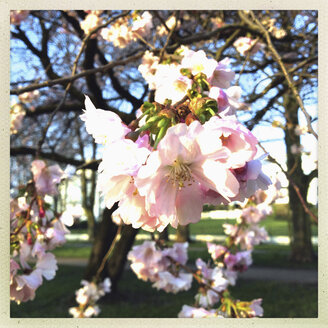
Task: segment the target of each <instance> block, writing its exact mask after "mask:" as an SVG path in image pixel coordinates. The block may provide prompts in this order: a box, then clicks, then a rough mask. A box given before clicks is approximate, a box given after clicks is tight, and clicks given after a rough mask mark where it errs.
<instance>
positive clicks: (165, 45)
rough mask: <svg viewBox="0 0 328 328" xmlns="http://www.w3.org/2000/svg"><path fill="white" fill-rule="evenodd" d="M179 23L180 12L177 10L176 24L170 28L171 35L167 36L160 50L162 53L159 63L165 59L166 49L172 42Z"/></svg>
mask: <svg viewBox="0 0 328 328" xmlns="http://www.w3.org/2000/svg"><path fill="white" fill-rule="evenodd" d="M177 24H178V12H175V23H174V26H173V27H172V29H171V30H170V32H169V35H168V36H167V38H166V41H165V44H164V47H163V48H162V50H161V52H160V55H159V63H161V62H162V60H163V58H164V53H165V50H166V48H167V46H168V45H169V42H170V40H171V37H172V35H173V33H174V31H175V29H176V27H177ZM165 26H166V25H165Z"/></svg>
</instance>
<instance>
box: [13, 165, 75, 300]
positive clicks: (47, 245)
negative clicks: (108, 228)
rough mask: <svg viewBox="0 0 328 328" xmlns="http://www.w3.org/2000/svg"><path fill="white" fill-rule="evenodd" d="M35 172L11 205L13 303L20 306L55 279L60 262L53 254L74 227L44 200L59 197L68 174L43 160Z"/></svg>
mask: <svg viewBox="0 0 328 328" xmlns="http://www.w3.org/2000/svg"><path fill="white" fill-rule="evenodd" d="M31 171H32V173H33V181H32V182H30V183H28V184H27V186H26V187H24V188H21V190H20V194H21V195H19V196H20V197H17V198H15V199H13V200H11V202H10V245H11V259H10V299H11V300H13V301H16V302H17V303H20V302H26V301H28V300H33V299H34V297H35V291H36V289H37V288H38V287H39V286H40V285H41V284H42V282H43V278H45V279H47V280H50V279H53V278H54V276H55V274H56V270H57V261H56V259H55V256H54V255H53V254H52V253H51V252H50V251H51V250H53V249H54V248H55V247H57V246H60V245H62V244H63V243H65V241H66V240H65V235H66V234H68V233H69V232H70V231H69V230H68V229H67V228H66V225H67V226H70V225H72V224H73V217H72V216H71V215H69V213H65V212H64V213H63V214H62V215H61V216H59V215H56V214H55V213H54V212H53V211H51V210H50V206H49V204H47V203H46V202H45V200H44V197H45V196H46V195H54V194H56V193H57V186H56V185H57V184H58V183H59V182H60V180H61V179H62V178H64V177H65V174H64V172H63V171H62V170H61V169H60V167H59V166H58V165H52V166H47V165H46V163H45V162H44V161H42V160H35V161H33V162H32V166H31Z"/></svg>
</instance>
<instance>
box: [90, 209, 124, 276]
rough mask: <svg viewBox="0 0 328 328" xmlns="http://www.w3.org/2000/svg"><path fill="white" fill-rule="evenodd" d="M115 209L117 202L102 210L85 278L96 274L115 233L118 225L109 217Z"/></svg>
mask: <svg viewBox="0 0 328 328" xmlns="http://www.w3.org/2000/svg"><path fill="white" fill-rule="evenodd" d="M116 209H117V204H115V205H114V206H113V207H112V208H111V209H110V210H109V209H108V208H105V209H104V211H103V218H102V221H101V223H100V224H99V227H98V229H97V231H96V238H95V240H94V242H93V246H92V251H91V254H90V257H89V262H88V265H87V268H86V271H85V274H84V278H85V279H86V280H91V279H92V277H93V276H94V275H95V274H96V272H97V270H98V268H99V266H100V264H101V262H102V260H103V258H104V256H105V255H106V253H107V251H108V249H109V247H110V246H111V244H112V241H113V239H114V237H115V235H116V232H117V228H118V227H117V225H116V224H115V223H114V222H113V221H112V219H111V215H112V213H113V212H114V211H115V210H116Z"/></svg>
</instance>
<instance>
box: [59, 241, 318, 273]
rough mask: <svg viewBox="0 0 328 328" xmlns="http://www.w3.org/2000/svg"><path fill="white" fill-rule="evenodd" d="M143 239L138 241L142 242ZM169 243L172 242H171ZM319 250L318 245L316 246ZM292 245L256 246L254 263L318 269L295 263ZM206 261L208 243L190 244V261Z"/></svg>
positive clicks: (71, 251)
mask: <svg viewBox="0 0 328 328" xmlns="http://www.w3.org/2000/svg"><path fill="white" fill-rule="evenodd" d="M140 243H142V241H140V240H139V241H136V242H135V244H140ZM169 244H172V242H170V243H169ZM314 250H315V252H318V247H314ZM90 252H91V244H89V243H85V244H83V243H77V244H74V243H73V242H70V243H67V244H65V245H64V246H62V247H60V248H57V249H55V250H54V251H53V253H54V255H55V256H56V257H57V258H81V259H88V258H89V256H90ZM289 254H290V247H289V246H288V245H275V244H262V245H259V246H256V247H255V250H254V252H253V255H252V256H253V265H252V266H255V267H256V266H258V267H275V268H289V269H317V268H318V263H317V262H314V263H294V262H291V261H290V260H289ZM199 257H200V258H202V259H204V260H205V261H206V260H209V259H210V255H209V253H208V252H207V247H206V243H203V242H193V243H190V244H189V263H194V262H195V260H196V259H197V258H199Z"/></svg>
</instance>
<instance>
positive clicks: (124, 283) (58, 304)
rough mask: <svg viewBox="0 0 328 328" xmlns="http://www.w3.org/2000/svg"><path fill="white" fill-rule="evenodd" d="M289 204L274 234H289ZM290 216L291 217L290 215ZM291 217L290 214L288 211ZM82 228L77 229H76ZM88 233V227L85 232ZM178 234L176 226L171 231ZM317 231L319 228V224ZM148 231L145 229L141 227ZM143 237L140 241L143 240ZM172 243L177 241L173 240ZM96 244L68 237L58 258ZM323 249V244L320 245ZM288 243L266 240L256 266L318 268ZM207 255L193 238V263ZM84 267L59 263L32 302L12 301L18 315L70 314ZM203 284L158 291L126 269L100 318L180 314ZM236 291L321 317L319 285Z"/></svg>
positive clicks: (271, 222)
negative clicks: (300, 260)
mask: <svg viewBox="0 0 328 328" xmlns="http://www.w3.org/2000/svg"><path fill="white" fill-rule="evenodd" d="M283 210H284V208H282V209H281V208H279V211H280V212H279V213H277V212H276V211H275V213H274V215H273V216H269V217H268V218H267V219H266V220H265V221H263V223H262V224H263V225H264V226H265V227H266V229H267V230H268V231H269V233H270V234H271V235H285V236H286V235H288V221H287V220H286V216H284V215H285V213H284V212H283ZM284 217H285V218H284ZM287 217H288V216H287ZM224 222H228V223H232V220H213V219H203V220H201V221H200V222H199V223H197V224H193V225H191V227H190V232H191V234H212V235H221V234H223V230H222V224H223V223H224ZM78 232H81V231H79V230H75V231H74V233H78ZM82 232H83V233H85V231H84V230H83V231H82ZM170 232H171V233H175V230H174V229H172V230H170ZM313 232H314V234H316V233H317V229H316V227H315V226H314V227H313ZM141 233H145V232H143V231H142V232H141ZM141 242H142V241H140V240H138V241H136V242H135V244H140V243H141ZM170 243H171V242H170ZM91 247H92V244H91V243H89V242H85V241H82V242H80V241H79V242H73V241H70V242H67V243H66V244H65V245H64V246H62V247H60V248H57V249H55V250H54V251H53V253H54V254H55V255H56V257H57V258H81V259H87V258H88V257H89V255H90V252H91ZM314 248H315V251H316V252H317V246H315V247H314ZM289 251H290V248H289V246H288V245H277V244H262V245H259V246H256V247H255V250H254V252H253V265H252V266H253V267H276V268H277V267H279V268H290V269H298V268H299V269H317V263H314V264H294V263H291V262H290V261H289ZM198 257H201V258H203V259H204V260H206V259H209V254H208V252H207V249H206V243H204V242H199V241H197V242H192V243H190V245H189V263H194V261H195V260H196V259H197V258H198ZM83 273H84V269H83V268H81V267H73V266H63V265H59V270H58V271H57V274H56V277H55V279H54V280H52V281H49V282H48V281H46V282H45V283H44V284H43V285H42V286H41V287H40V288H39V289H38V290H37V297H36V299H35V300H34V301H32V302H27V303H25V304H21V305H19V306H18V305H16V304H15V303H12V305H11V316H12V317H49V318H51V317H54V318H56V317H57V318H59V317H69V315H68V312H67V311H68V308H69V307H71V306H75V305H76V304H75V300H74V297H75V296H74V295H75V294H74V293H75V290H76V289H78V288H79V287H80V280H81V278H82V277H83ZM196 290H197V286H196V284H194V285H193V287H192V289H191V290H189V291H187V292H182V293H178V294H177V295H172V294H167V293H165V292H164V291H156V290H154V289H153V288H152V287H151V284H150V283H146V282H143V281H140V280H138V279H137V278H136V276H135V275H134V274H133V273H132V272H131V271H130V270H126V271H125V272H124V274H123V276H122V280H121V282H120V285H119V293H118V295H117V296H116V297H115V299H114V298H113V296H112V297H109V299H107V300H102V301H101V302H100V307H101V309H102V312H101V313H100V316H99V317H102V318H110V317H112V318H114V317H132V318H133V317H136V318H142V317H144V318H146V317H155V318H156V317H157V318H176V317H177V314H178V313H179V311H180V310H181V308H182V305H184V304H189V305H192V303H193V297H194V295H195V293H196ZM231 292H232V295H233V296H234V297H235V298H237V299H241V300H245V301H250V300H252V299H256V298H263V308H264V316H265V317H267V318H290V317H294V318H296V317H300V318H302V317H304V318H305V317H316V316H317V304H318V303H317V297H318V296H317V294H318V289H317V286H316V285H310V284H306V285H302V284H290V283H288V284H287V283H282V282H275V281H247V280H239V281H238V284H237V286H235V287H233V288H231Z"/></svg>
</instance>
